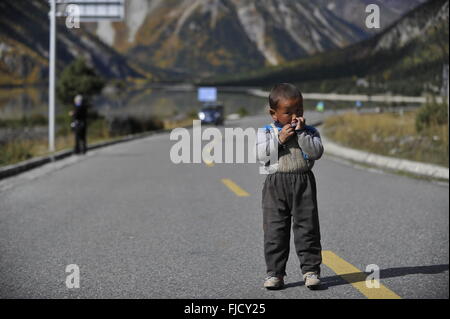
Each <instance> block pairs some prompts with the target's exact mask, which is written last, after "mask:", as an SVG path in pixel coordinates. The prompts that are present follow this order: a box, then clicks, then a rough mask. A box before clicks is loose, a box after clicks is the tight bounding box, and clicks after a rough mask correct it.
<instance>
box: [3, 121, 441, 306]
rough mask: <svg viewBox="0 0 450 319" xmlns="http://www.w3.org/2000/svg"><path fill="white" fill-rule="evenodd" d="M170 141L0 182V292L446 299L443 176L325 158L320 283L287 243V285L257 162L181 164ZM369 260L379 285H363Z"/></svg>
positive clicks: (319, 169)
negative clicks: (273, 273) (275, 287)
mask: <svg viewBox="0 0 450 319" xmlns="http://www.w3.org/2000/svg"><path fill="white" fill-rule="evenodd" d="M307 116H308V114H307ZM315 116H316V115H315V114H310V115H309V117H308V118H309V119H312V118H314V117H315ZM268 120H269V119H268V117H263V116H259V117H251V118H244V119H242V120H238V121H234V122H228V123H226V127H238V126H242V127H244V128H245V127H249V126H253V127H258V126H259V127H260V126H262V125H263V124H265V123H268ZM310 122H311V121H310ZM221 130H222V131H223V127H222V128H221ZM189 131H190V132H192V129H191V130H189ZM174 144H175V141H170V139H169V133H164V134H158V135H154V136H150V137H147V138H143V139H139V140H135V141H132V142H128V143H122V144H117V145H114V146H110V147H106V148H103V149H98V150H95V151H92V152H90V153H88V155H87V156H85V157H80V156H78V157H75V156H73V157H70V158H67V159H65V160H62V161H59V162H55V163H51V164H48V165H46V166H43V167H41V168H38V169H35V170H32V171H29V172H27V173H24V174H21V175H19V176H17V177H13V178H9V179H6V180H3V181H0V297H1V298H373V297H377V296H378V297H384V298H448V297H449V290H448V282H449V276H448V264H449V257H448V248H449V244H448V243H449V242H448V237H449V219H448V217H449V215H448V209H449V194H448V191H449V190H448V184H438V183H432V182H428V181H424V180H418V179H413V178H410V177H404V176H398V175H392V174H387V173H382V172H379V171H374V170H368V169H366V168H360V167H354V166H352V165H351V164H348V163H345V162H341V161H339V160H336V159H333V158H329V157H327V156H324V157H323V158H322V159H320V160H319V161H317V162H316V165H315V167H314V169H313V171H314V173H315V175H316V178H317V185H318V203H319V216H320V223H321V233H322V246H323V249H324V265H323V267H322V281H323V286H322V289H321V290H318V291H309V290H308V289H307V288H305V287H304V285H303V281H302V280H301V274H300V271H299V261H298V259H297V257H296V255H295V252H294V249H293V245H292V246H291V247H292V249H291V255H290V258H289V262H288V267H287V273H288V276H287V277H286V283H287V286H286V288H285V289H283V290H280V291H266V290H265V289H264V288H263V286H262V285H263V280H264V277H265V263H264V257H263V232H262V212H261V190H262V184H263V182H264V178H265V176H264V175H260V174H259V172H258V164H252V163H247V164H218V163H216V164H211V163H204V162H203V163H199V164H187V163H185V164H174V163H172V162H171V160H170V156H169V154H170V149H171V147H172V146H173V145H174ZM325 147H326V145H325ZM71 264H76V265H77V266H78V268H79V271H80V287H79V288H68V287H67V286H66V279H67V276H70V275H73V272H66V267H67V265H71ZM372 264H375V265H376V266H377V267H378V268H379V270H380V271H379V274H380V280H379V282H380V283H381V286H380V288H368V287H367V286H366V283H365V281H364V278H365V277H366V276H367V274H365V273H363V272H364V271H365V270H366V267H367V266H368V265H372Z"/></svg>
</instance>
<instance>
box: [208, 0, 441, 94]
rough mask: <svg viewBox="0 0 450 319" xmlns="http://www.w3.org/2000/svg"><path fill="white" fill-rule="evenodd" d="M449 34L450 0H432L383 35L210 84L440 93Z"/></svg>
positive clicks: (220, 78)
mask: <svg viewBox="0 0 450 319" xmlns="http://www.w3.org/2000/svg"><path fill="white" fill-rule="evenodd" d="M448 33H449V1H448V0H430V1H428V2H426V3H424V4H422V5H420V6H419V7H417V8H416V9H414V10H412V11H411V12H409V13H408V14H407V15H405V16H404V17H403V18H402V19H400V20H399V21H397V22H396V23H394V24H393V25H391V26H390V27H389V28H387V29H386V30H384V31H383V32H382V33H380V34H378V35H376V36H374V37H372V38H370V39H367V40H364V41H361V42H359V43H356V44H354V45H351V46H349V47H346V48H343V49H335V50H331V51H328V52H325V53H322V54H319V55H316V56H314V57H309V58H304V59H299V60H296V61H292V62H290V63H287V64H285V65H282V66H279V67H267V68H264V69H259V70H255V71H253V72H246V73H239V74H235V75H232V76H224V77H216V78H215V79H211V80H210V81H208V83H210V84H215V85H263V86H267V87H270V86H271V85H273V83H277V82H286V81H291V82H296V83H298V84H299V85H300V86H301V87H303V88H305V89H306V90H307V91H311V90H314V91H316V90H317V91H324V92H327V91H335V92H336V91H338V92H339V91H341V92H345V93H349V92H361V91H364V92H365V93H374V92H377V91H379V92H388V91H391V92H393V93H402V94H409V95H420V94H422V93H423V92H433V93H439V90H440V89H441V85H442V74H443V68H444V65H445V64H446V65H447V66H448V58H449V55H448V54H449V53H448V52H449V51H448V50H449V49H448V46H449V42H448V36H449V35H448ZM361 80H362V81H361ZM358 83H363V84H364V83H365V84H364V85H362V87H359V86H358ZM368 85H369V87H368Z"/></svg>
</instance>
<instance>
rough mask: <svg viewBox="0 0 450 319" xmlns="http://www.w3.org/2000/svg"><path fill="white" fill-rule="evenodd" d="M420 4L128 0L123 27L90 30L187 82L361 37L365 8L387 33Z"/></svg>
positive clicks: (415, 0) (397, 0) (413, 0)
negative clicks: (376, 14)
mask: <svg viewBox="0 0 450 319" xmlns="http://www.w3.org/2000/svg"><path fill="white" fill-rule="evenodd" d="M421 2H423V0H410V1H404V0H371V1H368V0H345V3H344V1H343V0H317V1H310V0H246V1H243V0H169V1H168V0H128V1H127V3H126V6H127V7H126V19H125V21H124V22H102V23H99V24H97V25H91V26H89V28H90V29H91V32H95V33H96V34H97V36H99V37H100V38H101V39H103V40H104V41H105V42H106V43H108V44H110V45H112V46H113V47H114V48H115V49H117V50H118V51H119V52H121V53H123V54H124V55H126V56H127V58H128V59H130V60H133V61H136V62H137V63H139V65H140V66H142V67H143V68H144V69H147V70H148V69H150V68H151V67H155V66H156V67H160V68H168V69H173V70H176V71H177V72H180V74H185V77H186V78H198V77H202V76H209V75H212V74H226V73H233V72H236V71H242V70H244V71H245V70H252V69H255V68H259V67H262V66H270V65H272V66H273V65H280V64H282V63H285V62H287V61H292V60H295V59H298V58H300V57H305V56H309V55H311V54H315V53H317V52H323V51H327V50H330V49H334V48H341V47H345V46H347V45H349V44H352V43H355V42H358V41H360V40H362V39H366V38H368V37H369V36H371V35H372V34H373V32H374V30H373V29H367V28H366V27H365V24H364V23H365V17H366V13H365V7H366V5H367V4H368V3H376V4H378V5H379V6H380V10H381V26H382V27H387V26H388V25H389V24H390V23H392V22H393V21H394V20H396V19H398V18H399V17H400V16H401V15H402V14H404V13H405V12H407V11H408V10H409V9H411V8H413V7H414V6H416V5H418V4H419V3H421Z"/></svg>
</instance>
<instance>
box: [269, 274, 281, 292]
mask: <svg viewBox="0 0 450 319" xmlns="http://www.w3.org/2000/svg"><path fill="white" fill-rule="evenodd" d="M283 287H284V280H283V277H275V276H269V277H266V279H265V281H264V288H266V289H269V290H276V289H281V288H283Z"/></svg>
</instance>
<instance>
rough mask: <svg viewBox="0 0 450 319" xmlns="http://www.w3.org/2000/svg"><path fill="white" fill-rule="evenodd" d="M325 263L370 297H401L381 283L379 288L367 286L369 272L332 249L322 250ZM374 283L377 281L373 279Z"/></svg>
mask: <svg viewBox="0 0 450 319" xmlns="http://www.w3.org/2000/svg"><path fill="white" fill-rule="evenodd" d="M322 261H323V263H324V264H325V265H326V266H327V267H329V268H330V269H331V270H333V271H334V272H335V273H336V274H337V275H339V276H340V277H342V278H343V279H344V280H345V281H347V282H348V283H350V284H351V285H352V286H353V287H355V288H356V289H358V290H359V292H361V293H362V294H363V295H364V296H366V297H367V298H369V299H401V298H400V296H399V295H397V294H396V293H395V292H393V291H392V290H390V289H389V288H387V287H386V286H384V285H382V284H381V283H379V280H378V284H379V287H378V288H369V287H367V286H366V278H367V274H365V273H364V272H362V271H361V270H359V269H358V268H356V267H355V266H353V265H352V264H350V263H348V262H347V261H345V260H344V259H342V258H341V257H339V256H338V255H336V254H335V253H333V252H332V251H331V250H323V251H322ZM372 283H375V281H373V282H372Z"/></svg>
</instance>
